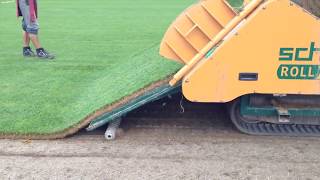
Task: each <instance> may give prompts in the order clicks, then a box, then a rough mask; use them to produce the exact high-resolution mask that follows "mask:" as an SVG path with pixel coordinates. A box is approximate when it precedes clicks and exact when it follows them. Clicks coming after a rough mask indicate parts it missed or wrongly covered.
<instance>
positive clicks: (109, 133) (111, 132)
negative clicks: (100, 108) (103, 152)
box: [104, 118, 121, 140]
mask: <svg viewBox="0 0 320 180" xmlns="http://www.w3.org/2000/svg"><path fill="white" fill-rule="evenodd" d="M120 123H121V118H119V119H116V120H114V121H111V122H109V124H108V128H107V130H106V132H105V134H104V137H105V138H106V139H107V140H114V139H115V138H116V132H117V129H118V128H119V126H120Z"/></svg>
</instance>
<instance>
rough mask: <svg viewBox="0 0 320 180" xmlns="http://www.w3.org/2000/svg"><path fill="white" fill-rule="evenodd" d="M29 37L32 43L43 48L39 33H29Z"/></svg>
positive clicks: (37, 47)
mask: <svg viewBox="0 0 320 180" xmlns="http://www.w3.org/2000/svg"><path fill="white" fill-rule="evenodd" d="M29 39H31V41H32V44H33V45H34V47H35V48H36V49H39V48H41V44H40V41H39V38H38V35H36V34H29Z"/></svg>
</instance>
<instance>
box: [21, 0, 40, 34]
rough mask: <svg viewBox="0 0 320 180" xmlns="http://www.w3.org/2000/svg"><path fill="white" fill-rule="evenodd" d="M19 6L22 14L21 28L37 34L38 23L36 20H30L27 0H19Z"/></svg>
mask: <svg viewBox="0 0 320 180" xmlns="http://www.w3.org/2000/svg"><path fill="white" fill-rule="evenodd" d="M19 8H20V11H21V13H22V16H23V19H22V29H23V30H24V31H25V32H27V33H30V34H35V35H37V34H38V31H39V24H38V21H37V20H35V21H34V22H31V18H30V8H29V0H19Z"/></svg>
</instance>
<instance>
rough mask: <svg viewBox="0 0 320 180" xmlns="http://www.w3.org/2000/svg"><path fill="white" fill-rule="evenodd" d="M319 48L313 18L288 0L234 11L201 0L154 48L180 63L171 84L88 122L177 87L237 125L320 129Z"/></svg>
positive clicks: (267, 131) (271, 130) (298, 132)
mask: <svg viewBox="0 0 320 180" xmlns="http://www.w3.org/2000/svg"><path fill="white" fill-rule="evenodd" d="M319 53H320V21H319V18H318V17H317V16H315V15H314V14H312V13H310V12H308V11H307V10H305V9H303V8H302V7H300V6H299V5H298V4H296V3H295V2H293V1H290V0H252V1H250V2H247V3H246V4H245V5H244V6H243V8H242V9H241V10H239V12H237V11H236V10H234V9H233V8H232V7H231V6H230V5H229V4H228V3H227V2H226V1H225V0H202V1H199V2H198V3H196V4H194V5H192V6H190V7H189V8H188V9H186V10H185V11H184V12H183V13H182V14H181V15H179V16H178V17H177V19H176V20H175V21H174V22H173V23H172V24H171V26H170V27H169V29H168V30H167V32H166V33H165V35H164V38H163V40H162V43H161V46H160V54H161V55H162V56H163V57H165V58H166V59H171V60H175V61H178V62H180V63H182V64H184V66H183V67H182V68H181V69H180V70H179V71H178V72H177V73H176V74H175V75H174V76H173V78H172V79H171V81H170V82H169V84H167V85H165V86H162V87H159V88H157V89H155V90H153V91H150V92H148V93H147V94H145V95H143V96H141V97H138V98H137V99H135V100H133V101H131V103H129V105H127V106H126V107H123V108H119V109H118V110H116V111H114V112H112V113H108V114H106V115H105V116H104V117H101V118H100V119H97V120H95V121H93V122H91V125H90V126H89V127H88V129H89V130H90V129H94V128H96V127H98V126H100V125H102V124H104V123H107V122H111V121H113V120H114V119H117V118H120V117H121V115H122V114H125V113H127V112H129V111H131V110H132V109H134V108H137V107H139V106H141V105H143V104H145V103H147V102H150V101H154V100H156V99H159V98H161V97H164V96H167V95H168V94H171V93H174V92H176V91H179V90H180V89H182V93H183V95H184V96H185V97H186V98H187V99H188V100H189V101H192V102H204V103H214V102H217V103H226V104H227V106H228V109H229V113H230V118H231V120H232V122H233V123H234V124H235V126H236V127H237V128H238V129H239V130H240V131H241V132H244V133H247V134H253V135H294V136H319V135H320V77H319V75H320V58H319ZM181 87H182V88H181ZM114 122H117V121H114ZM118 122H119V121H118ZM118 124H119V123H118ZM118 124H117V123H115V126H112V123H111V127H116V126H117V125H118ZM107 131H108V130H107ZM106 137H107V136H106Z"/></svg>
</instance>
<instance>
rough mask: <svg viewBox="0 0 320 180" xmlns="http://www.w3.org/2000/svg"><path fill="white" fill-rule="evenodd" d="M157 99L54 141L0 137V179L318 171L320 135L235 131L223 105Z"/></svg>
mask: <svg viewBox="0 0 320 180" xmlns="http://www.w3.org/2000/svg"><path fill="white" fill-rule="evenodd" d="M184 108H185V112H184V113H183V114H181V113H180V112H181V111H182V110H181V109H180V105H179V101H178V100H171V101H168V100H162V101H159V102H156V103H153V104H151V105H149V106H147V107H144V108H141V109H139V110H137V111H135V112H133V113H131V114H129V115H128V116H127V117H126V118H125V119H124V121H123V123H122V125H121V128H122V129H123V133H122V134H121V136H120V137H119V138H118V139H117V140H115V141H106V140H105V139H104V137H103V134H104V128H105V127H104V128H101V129H98V130H95V131H93V132H86V131H82V132H80V133H78V134H76V135H74V136H73V137H69V138H67V139H63V140H55V141H23V140H15V141H13V140H0V147H1V149H0V156H1V158H0V179H67V178H68V179H77V180H78V179H130V180H131V179H219V180H220V179H248V180H249V179H252V180H255V179H259V180H260V179H268V180H269V179H270V180H271V179H279V180H280V179H281V180H283V179H290V180H291V179H297V180H298V179H299V180H300V179H301V180H304V179H306V180H307V179H319V178H320V156H319V149H320V139H319V138H314V137H313V138H301V137H300V138H298V137H271V136H268V137H258V136H248V135H244V134H241V133H239V132H238V131H237V130H235V129H234V127H233V125H232V124H231V123H230V121H229V119H228V117H227V116H226V115H225V114H226V113H225V110H224V106H223V105H217V104H207V105H202V104H189V103H184Z"/></svg>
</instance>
